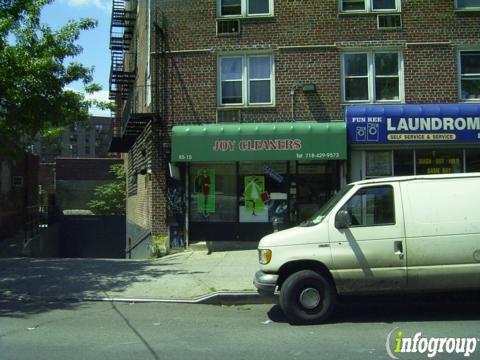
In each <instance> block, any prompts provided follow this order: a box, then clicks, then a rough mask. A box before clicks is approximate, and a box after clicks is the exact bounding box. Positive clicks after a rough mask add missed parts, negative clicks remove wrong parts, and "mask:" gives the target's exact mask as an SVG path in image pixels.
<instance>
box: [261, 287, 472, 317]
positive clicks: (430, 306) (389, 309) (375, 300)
mask: <svg viewBox="0 0 480 360" xmlns="http://www.w3.org/2000/svg"><path fill="white" fill-rule="evenodd" d="M479 304H480V292H479V291H470V292H455V293H429V294H421V295H417V294H415V295H403V294H402V295H387V296H380V295H378V296H349V297H341V298H340V299H339V303H338V306H337V309H336V310H335V312H334V314H333V315H332V317H331V318H330V319H329V321H328V323H375V322H382V323H394V322H415V321H458V320H480V307H479ZM268 316H269V318H270V320H272V321H274V322H280V323H285V322H288V320H287V319H286V318H285V315H284V314H283V311H282V309H281V308H280V306H279V305H274V306H273V307H272V308H271V309H270V310H269V312H268Z"/></svg>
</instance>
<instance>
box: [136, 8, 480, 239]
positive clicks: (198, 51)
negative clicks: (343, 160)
mask: <svg viewBox="0 0 480 360" xmlns="http://www.w3.org/2000/svg"><path fill="white" fill-rule="evenodd" d="M139 4H140V8H139V16H138V18H137V26H136V35H135V39H136V44H135V48H136V59H137V81H136V83H135V85H134V92H136V93H137V97H138V98H139V99H142V93H141V92H142V89H144V88H145V72H146V64H147V56H148V52H147V45H146V41H147V36H146V33H147V32H146V29H147V28H146V19H147V17H146V15H145V14H146V8H145V5H146V1H145V2H143V1H142V2H139ZM152 4H153V8H152V12H151V16H152V40H151V41H152V43H151V45H152V46H151V48H150V50H151V51H152V52H155V53H156V55H155V56H153V57H152V63H151V66H152V68H151V71H152V76H153V77H152V82H153V84H158V87H154V88H153V89H152V94H153V102H152V104H151V106H150V107H145V106H144V105H145V104H144V105H140V107H139V111H143V112H155V113H157V115H158V117H157V119H158V122H157V121H154V122H153V123H151V124H150V126H149V127H147V128H146V129H145V131H144V132H143V134H142V135H141V136H140V137H139V138H138V139H137V141H136V143H135V145H134V146H133V147H132V149H131V150H130V152H129V154H128V161H127V166H128V172H129V179H131V175H132V174H134V173H135V172H137V171H138V169H139V168H141V167H142V166H143V167H144V166H145V165H144V163H145V161H147V162H149V164H150V167H151V169H152V175H151V176H149V177H147V178H145V179H141V180H138V179H137V181H130V182H129V193H130V196H129V198H128V209H129V210H128V218H129V220H130V221H133V222H135V223H136V224H142V226H145V227H146V228H147V229H149V230H151V231H152V233H154V234H163V233H165V231H166V229H167V227H166V221H165V219H166V206H165V196H164V194H165V188H166V170H168V169H166V166H167V164H168V160H169V148H170V138H169V135H170V131H171V128H172V127H173V126H174V125H177V124H199V123H211V122H215V121H216V118H217V107H218V106H217V60H218V56H219V55H220V54H224V53H228V52H238V53H240V52H256V51H268V52H269V53H271V54H272V55H273V58H274V62H275V67H274V70H275V100H276V101H275V106H274V107H264V108H240V118H241V121H242V122H276V121H292V119H295V120H314V121H331V120H341V119H343V116H344V115H343V114H344V107H345V104H343V103H342V96H341V86H342V85H341V54H342V52H344V51H352V50H367V49H368V50H370V49H395V50H399V51H401V52H402V54H403V61H404V90H405V102H408V103H423V102H424V103H433V102H456V101H458V100H459V99H458V84H457V75H456V74H457V50H458V49H459V48H462V47H463V46H467V45H475V44H477V45H480V41H479V39H480V21H479V17H480V15H479V13H472V14H466V13H461V12H455V11H454V8H453V7H454V1H453V0H435V1H426V0H408V1H407V0H402V1H401V9H402V11H401V17H402V24H403V26H402V28H401V29H398V30H389V31H380V30H378V29H377V15H376V14H360V15H358V14H357V15H353V14H339V12H338V1H333V0H329V1H318V0H274V13H275V15H274V17H272V18H263V19H242V20H241V34H240V35H239V36H223V37H222V36H217V35H216V18H217V14H216V1H215V0H202V1H199V0H182V1H178V0H177V1H172V0H160V1H156V2H152ZM154 23H155V24H157V25H158V26H159V27H160V28H161V33H159V32H158V31H155V26H154V25H153V24H154ZM479 47H480V46H479ZM135 48H134V49H132V51H134V52H135ZM159 54H162V55H159ZM303 83H311V84H315V86H316V91H315V92H313V93H304V92H302V91H300V90H298V89H297V90H296V91H295V93H294V98H293V99H292V95H291V92H292V89H293V88H294V87H295V86H296V85H299V84H303ZM292 100H294V101H292ZM139 103H140V104H142V101H140V102H139ZM292 104H293V109H292ZM142 149H143V150H145V151H146V153H145V154H143V155H142V151H143V150H142ZM149 211H150V213H149Z"/></svg>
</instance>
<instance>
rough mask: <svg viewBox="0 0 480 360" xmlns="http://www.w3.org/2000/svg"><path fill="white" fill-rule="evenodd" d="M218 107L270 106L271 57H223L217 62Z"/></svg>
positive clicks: (271, 97) (271, 98)
mask: <svg viewBox="0 0 480 360" xmlns="http://www.w3.org/2000/svg"><path fill="white" fill-rule="evenodd" d="M219 69H220V74H219V78H220V84H219V90H220V94H219V104H220V105H272V104H273V60H272V56H271V55H243V56H238V55H232V56H223V57H221V58H220V61H219Z"/></svg>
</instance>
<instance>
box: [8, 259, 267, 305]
mask: <svg viewBox="0 0 480 360" xmlns="http://www.w3.org/2000/svg"><path fill="white" fill-rule="evenodd" d="M257 259H258V258H257V252H256V250H242V251H228V252H214V253H212V254H207V252H206V251H185V252H182V253H178V254H175V255H169V256H166V257H163V258H161V259H156V260H110V259H39V258H3V259H0V279H2V281H1V282H0V296H1V297H8V298H20V299H21V298H39V297H40V298H43V297H44V298H48V299H68V300H108V299H115V300H125V301H127V300H128V301H142V300H144V301H148V300H156V301H159V300H161V301H179V302H182V301H187V302H191V301H193V300H197V302H204V301H202V299H203V300H205V299H206V298H212V297H215V296H212V295H213V294H215V295H217V296H219V295H220V296H225V294H224V293H225V292H226V293H227V294H226V295H227V296H228V295H229V294H230V295H233V294H232V293H240V294H241V295H245V296H252V295H253V294H255V293H256V290H255V287H254V286H253V284H252V281H253V276H254V274H255V272H256V271H257V269H258V260H257Z"/></svg>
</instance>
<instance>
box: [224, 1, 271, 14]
mask: <svg viewBox="0 0 480 360" xmlns="http://www.w3.org/2000/svg"><path fill="white" fill-rule="evenodd" d="M217 4H218V5H217V8H218V15H219V16H220V17H246V16H271V15H273V0H217Z"/></svg>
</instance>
